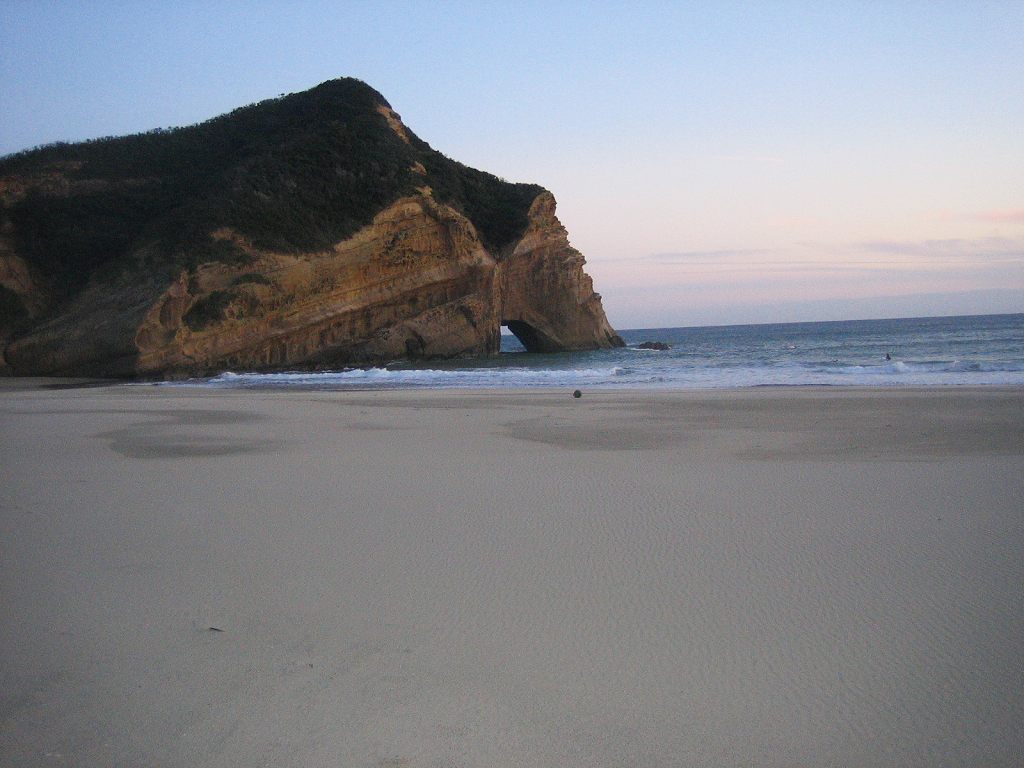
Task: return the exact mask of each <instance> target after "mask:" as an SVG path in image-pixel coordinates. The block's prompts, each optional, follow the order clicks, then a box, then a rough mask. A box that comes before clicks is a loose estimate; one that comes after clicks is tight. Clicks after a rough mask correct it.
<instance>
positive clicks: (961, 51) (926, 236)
mask: <svg viewBox="0 0 1024 768" xmlns="http://www.w3.org/2000/svg"><path fill="white" fill-rule="evenodd" d="M341 76H351V77H358V78H360V79H362V80H364V81H366V82H367V83H369V84H370V85H371V86H373V87H374V88H376V89H377V90H378V91H380V92H381V93H382V94H383V95H384V96H385V98H387V99H388V101H389V102H390V103H391V105H392V107H393V108H394V109H395V110H396V111H397V112H399V113H400V114H401V115H402V118H403V121H404V122H405V123H406V124H407V125H408V126H409V127H410V128H411V129H412V130H413V131H415V132H416V133H417V135H419V136H420V137H421V138H423V139H424V140H426V141H428V142H429V143H430V144H431V145H432V146H433V147H435V148H436V149H439V150H440V151H442V152H444V153H445V154H446V155H448V156H450V157H453V158H455V159H457V160H459V161H461V162H464V163H466V164H468V165H471V166H473V167H476V168H481V169H483V170H487V171H490V172H491V173H495V174H497V175H499V176H501V177H503V178H506V179H508V180H510V181H529V182H535V183H538V184H542V185H543V186H545V187H547V188H548V189H550V190H551V191H552V192H554V194H555V197H556V198H557V200H558V215H559V217H560V218H561V220H562V222H563V223H564V224H565V225H566V227H567V229H568V231H569V236H570V239H571V241H572V243H573V245H575V246H576V247H577V248H578V249H579V250H580V251H582V252H583V254H584V255H585V256H586V258H587V263H588V266H587V270H588V272H589V273H590V274H591V275H592V276H593V278H594V282H595V286H596V288H597V290H598V291H599V292H600V293H601V295H602V297H603V301H604V305H605V309H606V311H607V314H608V316H609V319H610V320H611V322H612V324H613V325H614V326H616V327H618V328H653V327H665V326H686V325H717V324H734V323H759V322H787V321H799V320H835V319H854V318H869V317H908V316H923V315H952V314H984V313H997V312H1024V0H1002V1H1001V2H985V1H984V0H965V1H963V2H942V0H930V1H929V2H911V1H909V0H908V1H906V2H901V1H900V0H888V1H887V2H852V1H851V2H822V1H821V0H818V1H817V2H756V3H754V2H748V3H729V2H725V1H724V0H722V1H721V2H675V3H659V2H632V3H627V2H600V0H592V1H591V2H558V0H546V2H529V0H522V1H520V2H487V1H486V0H476V2H444V1H443V0H431V1H430V2H427V1H426V0H424V1H422V2H387V1H386V0H378V2H325V1H319V2H317V1H313V0H310V1H309V2H302V1H301V0H294V1H292V2H259V1H258V0H250V1H249V2H231V1H229V0H219V1H218V0H213V1H212V2H211V1H210V0H206V2H192V1H191V0H178V2H176V3H173V4H172V3H167V2H146V0H134V1H133V2H117V1H115V0H94V1H93V2H89V3H81V2H45V0H29V1H25V0H0V154H7V153H10V152H15V151H18V150H21V149H25V148H27V147H32V146H36V145H39V144H44V143H48V142H52V141H74V140H81V139H87V138H94V137H98V136H108V135H121V134H126V133H135V132H139V131H144V130H149V129H152V128H156V127H170V126H180V125H188V124H192V123H196V122H199V121H202V120H205V119H207V118H209V117H213V116H215V115H218V114H221V113H224V112H227V111H229V110H231V109H233V108H235V107H238V106H242V105H244V104H250V103H253V102H256V101H260V100H262V99H265V98H269V97H273V96H277V95H279V94H282V93H291V92H296V91H302V90H306V89H307V88H310V87H312V86H314V85H316V84H318V83H320V82H323V81H325V80H329V79H332V78H335V77H341Z"/></svg>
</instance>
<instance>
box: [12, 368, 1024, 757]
mask: <svg viewBox="0 0 1024 768" xmlns="http://www.w3.org/2000/svg"><path fill="white" fill-rule="evenodd" d="M50 384H52V382H51V383H50ZM50 384H47V383H46V382H24V381H5V382H2V383H0V462H2V464H0V466H2V474H3V486H2V497H0V524H2V531H0V590H2V591H0V764H2V765H11V766H51V765H52V766H61V765H72V766H190V767H191V766H245V767H246V768H249V767H250V766H303V767H305V766H342V767H345V768H347V767H348V766H355V767H360V766H367V767H376V768H381V767H383V766H391V767H396V766H410V767H419V766H424V767H426V766H430V767H435V766H436V767H440V766H466V767H476V766H524V767H529V766H587V767H588V768H589V767H593V768H599V767H604V766H608V767H609V768H610V767H612V766H876V765H877V766H943V765H951V766H953V765H955V766H982V765H984V766H1010V765H1020V764H1021V762H1022V756H1024V735H1022V731H1021V725H1020V724H1021V722H1022V721H1024V693H1022V690H1024V653H1022V647H1024V558H1022V552H1024V502H1022V500H1024V391H1022V390H999V389H985V390H961V389H956V390H929V391H906V390H900V391H896V390H886V391H882V390H872V391H858V390H836V389H829V390H819V389H800V390H786V391H780V390H767V389H762V390H751V391H734V392H688V393H687V392H664V393H661V392H659V393H649V392H648V393H624V392H604V393H597V392H586V393H584V396H583V398H582V399H580V400H574V399H573V398H571V397H570V395H569V393H568V392H563V391H557V392H551V391H535V392H510V391H507V390H503V391H479V392H451V391H447V392H442V391H431V392H344V393H282V392H259V393H254V392H241V391H209V390H206V391H203V390H188V389H180V388H162V387H128V386H111V387H97V388H80V389H75V388H72V389H67V388H47V387H48V386H49V385H50ZM214 628H216V629H214Z"/></svg>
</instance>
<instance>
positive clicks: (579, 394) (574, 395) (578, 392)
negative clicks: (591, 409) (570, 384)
mask: <svg viewBox="0 0 1024 768" xmlns="http://www.w3.org/2000/svg"><path fill="white" fill-rule="evenodd" d="M572 396H573V397H583V393H582V392H580V391H579V390H578V389H574V390H573V392H572Z"/></svg>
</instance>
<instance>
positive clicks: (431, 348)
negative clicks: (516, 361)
mask: <svg viewBox="0 0 1024 768" xmlns="http://www.w3.org/2000/svg"><path fill="white" fill-rule="evenodd" d="M583 264H584V260H583V256H582V255H581V254H580V253H579V252H578V251H577V250H576V249H574V248H573V247H572V246H571V245H570V244H569V240H568V236H567V234H566V231H565V228H564V227H563V226H562V225H561V223H560V222H559V221H558V218H557V217H556V216H555V200H554V198H553V197H552V196H551V194H550V193H548V192H546V191H544V190H543V188H542V187H539V186H537V185H533V184H523V183H519V184H513V183H509V182H506V181H503V180H501V179H499V178H497V177H495V176H492V175H491V174H487V173H485V172H483V171H477V170H475V169H472V168H468V167H466V166H464V165H461V164H459V163H457V162H455V161H453V160H451V159H450V158H447V157H445V156H444V155H442V154H441V153H439V152H437V151H435V150H433V149H432V148H431V147H430V146H429V145H428V144H427V143H426V142H424V141H422V140H421V139H420V138H419V137H417V136H416V135H415V134H414V133H413V132H412V131H411V130H409V129H408V128H407V127H406V126H405V125H404V124H403V123H402V121H401V118H400V117H399V115H398V114H397V113H395V112H394V111H393V110H392V109H391V107H390V106H389V105H388V104H387V102H386V101H385V100H384V98H383V96H381V95H380V94H379V93H377V92H376V91H374V90H373V89H372V88H370V87H369V86H367V85H366V84H365V83H361V82H359V81H355V80H352V79H348V78H342V79H339V80H335V81H329V82H327V83H323V84H321V85H320V86H317V87H316V88H313V89H311V90H309V91H306V92H302V93H298V94H290V95H288V96H284V97H281V98H279V99H274V100H268V101H267V102H260V103H259V104H255V105H251V106H249V107H245V108H241V109H239V110H236V111H234V112H232V113H230V114H229V115H223V116H221V117H219V118H215V119H213V120H210V121H207V122H205V123H202V124H199V125H196V126H190V127H186V128H181V129H174V130H170V131H155V132H150V133H147V134H140V135H138V136H134V137H120V138H115V139H109V140H100V141H98V142H95V143H86V144H77V145H59V146H58V145H55V146H52V147H49V148H42V149H39V150H33V151H32V152H28V153H22V154H21V155H14V156H10V157H8V158H3V159H0V372H8V373H9V372H13V373H15V374H24V375H33V374H34V375H91V376H124V377H147V378H161V377H183V376H197V375H207V374H214V373H218V372H222V371H225V370H248V371H260V370H264V371H265V370H281V369H318V368H340V367H344V366H351V365H368V364H381V363H386V362H390V361H393V360H398V359H403V358H404V359H408V358H413V359H416V358H420V359H422V358H447V357H457V356H469V355H485V354H493V353H496V352H497V351H498V349H499V345H500V338H501V337H500V327H501V325H503V324H504V325H507V326H508V327H509V328H510V329H511V330H512V331H513V332H514V333H515V334H516V335H517V336H519V338H520V339H521V341H522V342H523V344H524V345H525V346H526V348H527V349H528V350H532V351H556V350H572V349H593V348H599V347H610V346H619V345H621V344H622V341H621V339H619V337H618V336H617V335H616V334H615V332H614V331H613V330H612V329H611V327H610V326H609V324H608V321H607V319H606V318H605V315H604V310H603V309H602V307H601V299H600V296H598V295H597V294H596V293H595V292H594V289H593V285H592V283H591V280H590V277H589V276H587V274H586V273H585V272H584V271H583Z"/></svg>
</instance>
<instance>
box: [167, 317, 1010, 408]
mask: <svg viewBox="0 0 1024 768" xmlns="http://www.w3.org/2000/svg"><path fill="white" fill-rule="evenodd" d="M620 334H621V336H622V338H623V339H624V340H625V342H626V344H627V346H626V347H625V348H623V349H611V350H597V351H592V352H562V353H556V354H536V353H528V352H526V351H525V350H523V348H522V346H521V345H520V344H519V342H518V340H517V339H516V338H515V337H513V336H503V337H502V352H501V354H499V355H497V356H494V357H486V358H472V359H458V360H445V361H427V362H419V363H408V362H404V363H395V364H392V365H388V366H386V367H383V368H368V369H350V370H341V371H332V372H317V373H309V372H293V373H289V372H284V373H262V374H261V373H247V372H244V371H233V372H230V373H224V374H222V375H220V376H216V377H213V378H209V379H191V380H188V381H184V382H174V385H175V386H201V387H218V388H225V387H226V388H260V389H263V388H273V389H315V390H344V389H394V388H428V389H439V388H448V387H566V388H572V389H575V388H579V389H588V388H589V389H620V388H629V389H647V388H685V389H720V388H735V387H758V386H809V385H815V386H822V385H824V386H838V385H852V386H886V387H892V386H897V387H898V386H914V387H921V386H924V387H932V386H965V385H967V386H975V385H1004V386H1005V385H1010V386H1024V314H1012V315H982V316H977V315H975V316H968V317H929V318H903V319H897V320H848V321H836V322H816V323H780V324H771V325H729V326H716V327H699V328H648V329H636V330H628V331H620ZM644 341H660V342H664V343H666V344H668V345H669V346H670V347H671V349H669V350H667V351H656V350H646V349H638V348H637V347H638V345H639V344H641V343H642V342H644ZM168 384H169V383H168Z"/></svg>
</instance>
